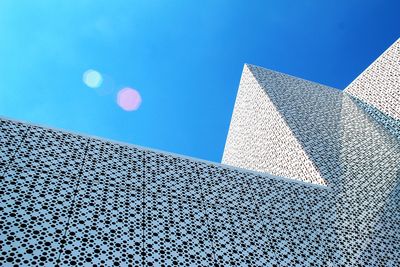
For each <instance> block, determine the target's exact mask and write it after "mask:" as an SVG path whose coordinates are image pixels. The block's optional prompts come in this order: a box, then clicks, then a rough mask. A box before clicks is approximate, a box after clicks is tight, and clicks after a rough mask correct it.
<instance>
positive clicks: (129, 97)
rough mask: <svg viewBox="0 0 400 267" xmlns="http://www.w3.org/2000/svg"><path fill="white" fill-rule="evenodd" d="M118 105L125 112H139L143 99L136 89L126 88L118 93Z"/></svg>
mask: <svg viewBox="0 0 400 267" xmlns="http://www.w3.org/2000/svg"><path fill="white" fill-rule="evenodd" d="M117 103H118V106H120V107H121V108H122V109H123V110H126V111H133V110H137V109H138V108H139V106H140V104H141V103H142V97H141V96H140V94H139V92H138V91H136V90H135V89H132V88H129V87H126V88H123V89H121V90H120V91H119V92H118V96H117Z"/></svg>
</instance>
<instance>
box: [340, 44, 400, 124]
mask: <svg viewBox="0 0 400 267" xmlns="http://www.w3.org/2000/svg"><path fill="white" fill-rule="evenodd" d="M345 92H346V93H349V94H350V95H352V96H354V97H356V98H357V99H359V100H361V101H363V102H365V103H367V104H369V105H371V106H373V107H375V108H377V109H378V110H380V111H382V112H384V113H385V114H387V115H388V116H390V117H392V118H393V119H395V120H400V39H398V40H397V41H396V42H395V43H394V44H393V45H391V46H390V47H389V48H388V49H387V50H386V51H385V52H384V53H383V54H382V55H381V56H380V57H379V58H378V59H376V60H375V61H374V62H373V63H372V64H371V65H370V66H369V67H368V68H367V69H366V70H365V71H364V72H362V73H361V74H360V75H359V76H358V77H357V79H355V80H354V81H353V82H352V83H351V84H350V85H349V86H347V88H346V89H345Z"/></svg>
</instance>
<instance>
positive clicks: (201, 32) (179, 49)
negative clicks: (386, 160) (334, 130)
mask: <svg viewBox="0 0 400 267" xmlns="http://www.w3.org/2000/svg"><path fill="white" fill-rule="evenodd" d="M399 10H400V1H398V0H393V1H384V0H375V1H368V0H362V1H352V0H336V1H329V0H327V1H321V0H304V1H293V0H286V1H284V0H276V1H268V0H260V1H251V0H246V1H244V0H243V1H233V0H227V1H219V0H210V1H207V0H202V1H192V0H190V1H187V0H182V1H173V0H159V1H155V0H143V1H134V0H131V1H119V0H112V1H110V0H107V1H102V0H76V1H75V0H57V1H55V0H47V1H43V0H35V1H32V0H25V1H23V0H20V1H16V0H1V1H0V115H1V116H6V117H10V118H14V119H19V120H25V121H29V122H33V123H39V124H44V125H48V126H52V127H56V128H61V129H66V130H70V131H75V132H80V133H86V134H90V135H96V136H100V137H106V138H109V139H114V140H118V141H124V142H128V143H132V144H138V145H141V146H146V147H151V148H157V149H161V150H165V151H170V152H174V153H179V154H184V155H189V156H192V157H198V158H202V159H207V160H211V161H217V162H219V161H220V160H221V157H222V152H223V148H224V144H225V138H226V135H227V133H228V128H229V122H230V118H231V115H232V110H233V105H234V101H235V96H236V92H237V88H238V84H239V80H240V75H241V71H242V68H243V64H244V63H251V64H255V65H259V66H263V67H266V68H269V69H274V70H278V71H281V72H285V73H288V74H291V75H295V76H298V77H301V78H305V79H308V80H313V81H316V82H320V83H323V84H326V85H330V86H333V87H336V88H339V89H343V88H344V87H345V86H346V85H347V84H348V83H349V82H351V81H352V80H353V79H354V78H355V77H356V76H357V75H358V74H359V73H360V72H361V71H362V70H363V69H365V68H366V67H367V66H368V65H369V64H370V63H371V62H372V61H373V60H374V59H375V58H376V57H378V56H379V55H380V54H381V53H382V52H383V51H384V50H385V49H386V48H387V47H388V46H389V45H390V44H391V43H393V42H394V41H395V40H396V39H397V38H399V37H400V16H399ZM88 69H95V70H98V71H99V72H100V73H101V74H103V75H104V77H105V80H104V83H103V85H102V87H100V88H98V89H92V88H89V87H87V86H86V85H85V84H84V83H83V82H82V74H83V73H84V72H85V71H86V70H88ZM127 86H129V87H132V88H134V89H136V90H137V91H139V92H140V94H141V96H142V104H141V106H140V107H139V109H137V110H136V111H132V112H127V111H125V110H123V109H121V108H120V107H119V106H118V105H117V104H116V94H117V92H118V90H120V89H121V88H124V87H127Z"/></svg>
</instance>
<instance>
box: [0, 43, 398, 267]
mask: <svg viewBox="0 0 400 267" xmlns="http://www.w3.org/2000/svg"><path fill="white" fill-rule="evenodd" d="M399 62H400V40H398V41H397V42H396V43H395V44H393V45H392V46H391V47H390V48H389V49H388V50H387V51H386V52H385V53H384V54H383V55H382V56H381V57H379V58H378V59H377V60H376V61H375V62H374V63H373V64H372V65H371V66H370V67H369V68H368V69H367V70H366V71H365V72H363V73H362V74H361V75H360V76H359V77H358V78H357V79H356V80H355V81H354V82H352V83H351V84H350V85H349V86H348V87H347V88H346V89H345V90H344V91H339V90H337V89H334V88H330V87H327V86H323V85H320V84H317V83H313V82H310V81H305V80H302V79H299V78H295V77H292V76H289V75H285V74H282V73H278V72H274V71H270V70H266V69H263V68H260V67H257V66H253V65H245V66H244V70H243V74H242V79H241V82H240V86H239V91H238V95H237V100H236V103H235V107H234V112H233V116H232V121H231V125H230V129H229V134H228V138H227V142H226V146H225V151H224V156H223V164H218V163H211V162H206V161H202V160H197V159H192V158H188V157H184V156H178V155H173V154H169V153H165V152H158V151H154V150H150V149H145V148H140V147H137V146H132V145H128V144H121V143H118V142H113V141H107V140H102V139H99V138H94V137H87V136H82V135H77V134H73V133H68V132H65V131H60V130H54V129H49V128H45V127H41V126H35V125H31V124H28V123H22V122H17V121H14V120H9V119H1V120H0V129H1V131H0V216H1V218H0V265H1V266H36V265H38V266H74V265H78V266H400V64H399Z"/></svg>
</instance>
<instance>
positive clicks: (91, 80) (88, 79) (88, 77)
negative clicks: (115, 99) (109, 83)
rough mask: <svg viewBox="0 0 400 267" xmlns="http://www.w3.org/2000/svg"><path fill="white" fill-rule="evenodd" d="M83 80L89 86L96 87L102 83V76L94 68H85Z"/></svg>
mask: <svg viewBox="0 0 400 267" xmlns="http://www.w3.org/2000/svg"><path fill="white" fill-rule="evenodd" d="M82 79H83V82H84V83H85V84H86V85H87V86H88V87H90V88H98V87H100V86H101V84H102V83H103V77H102V76H101V74H100V73H99V72H98V71H96V70H92V69H90V70H87V71H85V72H84V73H83V77H82Z"/></svg>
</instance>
